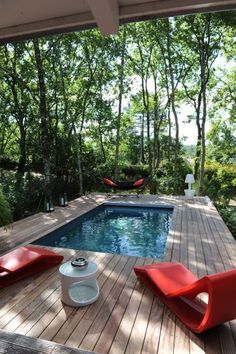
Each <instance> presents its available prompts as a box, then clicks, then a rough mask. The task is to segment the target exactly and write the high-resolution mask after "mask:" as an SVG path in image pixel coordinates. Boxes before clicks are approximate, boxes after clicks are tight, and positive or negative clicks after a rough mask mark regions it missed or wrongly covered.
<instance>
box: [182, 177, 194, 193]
mask: <svg viewBox="0 0 236 354" xmlns="http://www.w3.org/2000/svg"><path fill="white" fill-rule="evenodd" d="M194 182H195V180H194V176H193V175H192V174H187V175H186V178H185V183H188V189H185V190H184V194H185V197H186V199H192V198H193V196H194V194H195V190H194V189H191V185H192V183H194Z"/></svg>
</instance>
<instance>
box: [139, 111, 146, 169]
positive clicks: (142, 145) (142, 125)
mask: <svg viewBox="0 0 236 354" xmlns="http://www.w3.org/2000/svg"><path fill="white" fill-rule="evenodd" d="M139 162H140V163H145V157H144V113H142V116H141V131H140V156H139Z"/></svg>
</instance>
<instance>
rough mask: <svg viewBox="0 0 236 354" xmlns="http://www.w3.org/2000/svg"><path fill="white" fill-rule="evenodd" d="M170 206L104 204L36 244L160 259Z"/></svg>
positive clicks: (171, 210) (163, 247)
mask: <svg viewBox="0 0 236 354" xmlns="http://www.w3.org/2000/svg"><path fill="white" fill-rule="evenodd" d="M172 213H173V208H157V207H133V206H114V205H112V206H109V205H103V206H99V207H97V208H95V209H94V210H93V211H91V212H88V213H86V214H85V215H83V216H81V217H79V218H77V219H76V220H74V221H72V222H71V223H69V224H68V225H65V226H63V227H62V228H60V229H59V230H56V231H54V232H52V233H50V234H49V235H47V236H44V237H43V238H41V239H39V240H37V241H35V242H34V243H35V244H38V245H45V246H53V247H62V248H73V249H79V250H87V251H95V252H105V253H117V254H122V255H129V256H140V257H151V258H161V257H162V256H163V254H164V250H165V245H166V239H167V235H168V232H169V226H170V220H171V215H172Z"/></svg>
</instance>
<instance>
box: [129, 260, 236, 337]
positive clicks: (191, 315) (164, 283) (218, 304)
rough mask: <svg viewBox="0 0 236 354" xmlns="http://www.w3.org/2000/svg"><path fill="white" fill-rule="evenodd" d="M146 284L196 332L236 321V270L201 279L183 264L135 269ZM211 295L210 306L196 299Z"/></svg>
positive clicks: (164, 263)
mask: <svg viewBox="0 0 236 354" xmlns="http://www.w3.org/2000/svg"><path fill="white" fill-rule="evenodd" d="M134 271H135V273H136V275H137V277H138V278H139V280H140V281H141V282H142V283H144V284H145V285H146V286H147V287H148V288H149V289H150V290H151V291H152V292H153V293H154V294H155V295H156V296H157V297H158V298H160V300H162V301H163V302H164V303H165V305H167V306H168V307H169V308H170V309H171V310H172V311H173V312H174V313H175V314H176V316H177V317H178V318H179V319H180V320H181V321H182V322H183V323H184V324H185V325H186V326H187V327H189V328H190V329H191V330H192V331H193V332H196V333H201V332H203V331H205V330H207V329H209V328H211V327H214V326H217V325H219V324H221V323H224V322H226V321H231V320H233V319H235V318H236V269H233V270H229V271H226V272H222V273H216V274H213V275H206V276H204V277H203V278H200V279H198V278H197V277H195V275H194V274H192V273H191V272H190V271H189V270H188V269H187V268H185V267H184V266H183V265H182V264H181V263H167V262H163V263H157V264H151V265H147V266H143V267H135V268H134ZM203 292H204V293H205V292H206V293H208V304H205V303H203V302H202V301H201V300H199V299H197V298H196V296H197V295H198V294H200V293H203Z"/></svg>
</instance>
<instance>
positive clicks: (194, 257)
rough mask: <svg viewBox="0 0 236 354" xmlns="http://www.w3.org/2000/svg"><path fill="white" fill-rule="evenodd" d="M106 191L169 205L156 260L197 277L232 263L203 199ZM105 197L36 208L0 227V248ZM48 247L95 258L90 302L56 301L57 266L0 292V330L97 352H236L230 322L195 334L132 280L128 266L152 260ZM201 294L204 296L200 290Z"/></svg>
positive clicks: (221, 227)
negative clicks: (95, 287) (95, 290)
mask: <svg viewBox="0 0 236 354" xmlns="http://www.w3.org/2000/svg"><path fill="white" fill-rule="evenodd" d="M110 197H111V198H112V201H115V202H119V203H121V204H124V203H125V204H131V205H132V204H135V203H140V204H142V203H143V204H145V203H149V205H155V206H157V205H172V206H174V212H173V215H172V220H171V224H170V231H169V236H168V239H167V244H166V250H165V254H164V257H163V260H164V261H180V262H182V263H183V264H184V265H186V267H188V268H189V270H190V271H191V272H193V273H194V274H195V275H197V276H198V277H202V276H204V275H205V274H211V273H214V272H219V271H224V270H226V269H230V268H234V267H236V245H235V240H234V239H233V238H232V235H231V234H230V232H229V230H228V229H227V227H226V226H225V224H224V223H223V221H222V219H221V217H220V216H219V214H218V213H217V211H216V209H215V208H214V207H209V206H208V205H206V203H205V202H204V198H197V197H196V198H194V199H193V200H191V201H188V200H185V199H184V197H173V196H170V197H165V196H141V197H140V198H137V197H136V196H133V195H132V196H127V197H123V196H122V197H121V196H110ZM106 199H107V195H102V194H101V195H90V196H85V197H82V198H79V199H77V200H75V201H73V202H71V203H70V205H69V206H68V207H67V208H56V210H55V212H54V213H50V214H43V213H39V214H37V215H34V216H32V217H29V218H27V219H25V220H21V221H19V222H17V223H15V224H14V225H13V229H9V230H8V231H7V232H5V231H4V230H1V231H0V247H1V248H0V249H1V252H2V253H4V252H6V251H7V250H8V249H10V248H14V247H16V246H18V245H20V244H25V243H28V242H30V241H33V240H35V239H37V238H39V237H41V236H44V235H45V234H46V233H48V232H51V231H53V230H55V229H56V228H58V227H60V226H62V225H64V224H66V223H68V222H70V221H71V220H73V219H75V218H76V217H78V216H79V215H82V214H83V213H85V212H87V211H89V210H91V209H93V208H94V207H96V206H97V205H99V204H100V203H102V202H103V201H104V200H106ZM55 251H57V252H59V253H60V254H63V255H64V257H65V259H64V261H68V260H70V259H72V258H73V257H75V255H79V256H85V257H87V258H89V259H90V260H92V261H95V262H96V263H97V264H98V269H99V272H98V284H99V288H100V296H99V298H98V300H97V301H96V302H94V303H93V304H91V305H90V306H85V307H80V308H73V307H69V306H67V305H65V304H63V303H62V302H61V294H60V279H59V274H58V266H57V267H54V268H51V269H48V270H47V271H45V272H43V273H40V274H38V275H36V276H34V277H30V278H26V279H24V280H22V281H21V282H18V283H16V284H15V285H12V286H9V287H8V288H5V289H1V290H0V299H1V300H0V329H2V330H7V331H9V332H13V333H14V334H16V333H19V334H23V335H26V336H31V337H36V338H40V339H44V340H49V341H52V342H55V343H60V344H66V345H68V346H71V347H76V348H78V347H79V348H80V349H84V350H88V351H95V352H97V353H112V354H113V353H114V354H119V353H120V354H123V353H133V354H136V353H141V352H142V353H147V354H152V353H159V354H162V353H181V354H182V353H187V354H189V353H192V352H194V353H197V354H200V353H214V354H218V353H219V354H220V353H223V352H225V353H226V352H227V353H230V352H231V353H234V352H236V344H235V343H236V321H232V322H230V323H226V324H224V325H221V326H218V327H216V328H214V329H211V330H209V331H208V332H206V333H204V334H202V335H196V334H194V333H192V332H190V331H189V330H188V329H187V328H186V327H185V326H184V325H183V324H182V323H181V322H180V321H179V320H178V319H176V317H175V316H174V314H173V313H172V312H171V311H169V309H167V308H166V307H165V306H164V305H163V304H162V303H161V302H160V301H159V300H158V299H157V298H155V297H154V296H153V294H152V293H151V292H150V291H149V290H148V289H146V288H144V286H143V285H141V284H140V283H139V282H138V281H137V279H136V276H135V274H134V272H133V267H134V266H135V265H136V266H137V265H143V264H149V263H152V262H155V260H153V259H148V258H141V257H128V256H121V255H113V254H105V253H96V252H89V251H87V252H86V251H75V250H72V249H59V248H57V249H56V248H55ZM201 299H202V300H204V301H205V302H207V296H206V295H205V294H203V295H201ZM222 348H223V349H222Z"/></svg>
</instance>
